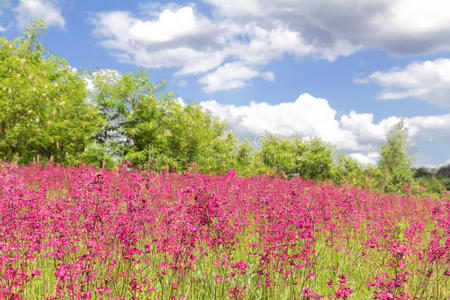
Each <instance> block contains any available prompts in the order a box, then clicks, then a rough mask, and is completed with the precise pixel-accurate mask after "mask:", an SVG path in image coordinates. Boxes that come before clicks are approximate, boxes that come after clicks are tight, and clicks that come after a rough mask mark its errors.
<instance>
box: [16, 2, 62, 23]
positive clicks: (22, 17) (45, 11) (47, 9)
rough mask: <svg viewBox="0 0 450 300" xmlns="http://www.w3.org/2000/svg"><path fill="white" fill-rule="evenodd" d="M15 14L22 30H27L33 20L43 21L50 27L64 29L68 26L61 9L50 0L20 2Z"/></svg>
mask: <svg viewBox="0 0 450 300" xmlns="http://www.w3.org/2000/svg"><path fill="white" fill-rule="evenodd" d="M15 12H16V13H17V25H18V26H19V27H20V28H25V27H26V26H27V25H29V24H30V23H31V22H32V21H33V19H43V20H44V21H45V24H46V25H47V26H48V27H51V26H56V27H61V28H64V26H65V25H66V21H65V19H64V18H63V16H62V15H61V10H60V9H59V7H57V6H56V5H55V4H54V3H53V2H51V1H49V0H20V1H19V4H18V6H17V7H16V8H15Z"/></svg>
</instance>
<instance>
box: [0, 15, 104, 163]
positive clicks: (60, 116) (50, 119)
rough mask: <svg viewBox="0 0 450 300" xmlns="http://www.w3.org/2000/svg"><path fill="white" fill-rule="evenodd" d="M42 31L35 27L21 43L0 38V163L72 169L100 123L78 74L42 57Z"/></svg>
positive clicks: (61, 62) (41, 27)
mask: <svg viewBox="0 0 450 300" xmlns="http://www.w3.org/2000/svg"><path fill="white" fill-rule="evenodd" d="M44 30H45V26H44V25H43V24H42V23H35V24H34V25H32V26H31V27H30V28H29V29H27V31H26V32H25V36H24V37H19V38H15V39H12V40H7V39H6V38H4V37H2V38H0V157H1V158H5V159H7V160H13V159H16V160H17V161H18V162H20V163H26V162H28V161H31V160H33V159H35V158H37V157H39V158H40V159H42V160H54V161H55V162H61V163H73V162H75V161H77V160H78V159H79V157H80V155H81V154H82V153H83V151H84V150H85V148H86V147H87V145H89V143H90V142H91V141H92V139H93V137H94V136H95V133H96V130H97V128H98V127H99V126H100V125H101V122H102V121H101V118H100V116H99V115H98V113H97V110H96V108H95V107H94V106H93V105H91V104H89V103H88V102H87V100H86V88H85V83H84V80H83V79H82V78H81V77H80V76H79V74H78V73H77V72H76V71H74V70H72V68H71V67H70V66H69V65H68V63H67V62H66V61H65V60H63V59H60V58H58V57H56V56H53V55H51V54H48V53H45V52H44V48H43V46H42V44H41V43H39V42H38V38H39V36H40V34H41V32H42V31H44Z"/></svg>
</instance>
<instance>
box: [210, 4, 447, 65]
mask: <svg viewBox="0 0 450 300" xmlns="http://www.w3.org/2000/svg"><path fill="white" fill-rule="evenodd" d="M206 2H208V3H209V4H211V5H212V6H214V7H215V8H216V10H215V11H216V13H217V14H218V15H220V16H222V17H223V18H233V19H237V20H240V21H241V22H259V23H267V22H271V21H273V20H277V21H280V22H283V23H284V24H286V25H287V26H288V27H289V28H291V29H292V30H295V31H296V32H298V33H299V34H300V35H302V37H304V38H305V40H306V41H307V42H308V43H309V44H311V45H313V46H314V47H315V48H318V49H321V50H322V52H323V51H325V50H328V51H329V54H330V58H332V57H333V56H339V55H348V54H349V53H351V52H352V51H355V50H357V49H359V47H370V48H373V47H375V48H380V49H383V50H386V51H388V52H389V53H391V54H395V55H419V54H425V53H430V52H434V51H439V50H444V49H447V50H448V49H450V41H449V40H448V36H449V33H450V18H448V14H447V11H448V10H450V2H448V1H446V0H430V1H422V0H371V1H361V0H347V1H336V0H314V1H310V0H297V1H292V0H250V1H246V4H245V5H240V4H241V2H242V1H239V0H228V1H221V0H206ZM333 52H334V53H333Z"/></svg>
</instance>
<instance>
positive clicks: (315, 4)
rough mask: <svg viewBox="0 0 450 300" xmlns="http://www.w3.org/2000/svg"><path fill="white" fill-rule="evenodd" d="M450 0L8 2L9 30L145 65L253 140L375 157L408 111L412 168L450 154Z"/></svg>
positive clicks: (83, 64) (92, 57)
mask: <svg viewBox="0 0 450 300" xmlns="http://www.w3.org/2000/svg"><path fill="white" fill-rule="evenodd" d="M449 11H450V1H448V0H428V1H423V0H227V1H223V0H199V1H174V2H167V1H161V2H156V1H134V0H126V1H125V0H96V1H92V0H59V1H58V0H0V34H1V35H4V36H6V37H8V38H11V37H14V36H17V35H20V33H21V32H22V31H23V29H24V27H25V26H27V24H29V23H30V22H31V20H32V19H33V18H41V19H44V20H45V21H46V24H47V27H48V34H47V35H46V36H44V37H43V38H42V41H43V43H44V44H45V45H46V47H47V49H48V50H49V51H50V52H52V53H53V54H55V55H58V56H62V57H64V58H66V59H67V60H68V62H69V63H70V64H71V65H72V66H74V67H77V68H79V69H84V70H93V69H94V68H100V69H114V70H117V71H118V72H121V73H123V72H129V71H133V70H138V69H139V68H140V67H145V68H148V69H149V70H150V75H151V76H152V78H154V79H155V80H159V79H167V81H168V88H169V89H171V90H173V91H175V92H176V93H177V94H178V96H180V97H181V98H182V99H184V100H185V101H196V102H198V103H201V105H202V106H203V107H204V108H205V109H208V110H210V111H211V112H212V113H213V114H215V115H217V116H218V117H220V118H222V119H224V120H226V121H227V123H228V126H229V127H230V128H231V129H233V131H234V132H235V133H236V135H238V136H240V137H248V138H249V139H250V141H256V140H258V138H259V137H260V136H262V135H263V134H264V132H265V131H270V132H272V133H275V134H279V135H285V136H291V135H297V136H301V137H310V136H319V137H321V138H322V139H323V140H325V141H327V142H330V143H332V144H334V145H335V146H336V147H337V148H338V149H339V150H341V151H343V152H345V153H348V154H350V155H351V156H352V157H354V158H356V159H358V160H360V161H361V162H363V163H371V162H372V163H373V162H376V159H377V152H378V147H379V146H380V145H381V144H383V142H384V141H385V134H386V132H387V131H388V130H389V128H390V127H391V126H392V125H393V124H395V123H396V122H398V121H399V120H400V118H402V117H403V118H405V121H406V123H407V125H408V127H409V133H410V139H411V142H412V146H413V149H414V151H415V156H416V163H415V165H416V166H423V165H425V166H439V165H442V164H444V163H450V14H449V13H448V12H449Z"/></svg>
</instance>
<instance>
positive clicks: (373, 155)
mask: <svg viewBox="0 0 450 300" xmlns="http://www.w3.org/2000/svg"><path fill="white" fill-rule="evenodd" d="M349 156H350V157H351V158H353V159H356V160H357V161H359V162H360V163H361V164H363V165H375V164H376V163H377V160H378V158H379V156H380V155H379V154H378V152H369V153H361V152H355V153H350V154H349Z"/></svg>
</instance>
